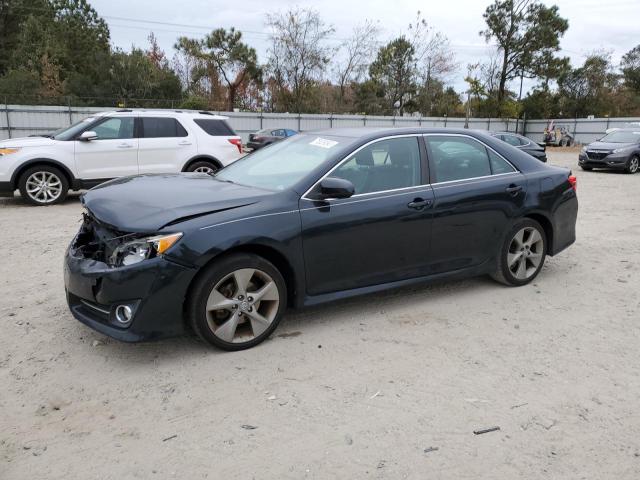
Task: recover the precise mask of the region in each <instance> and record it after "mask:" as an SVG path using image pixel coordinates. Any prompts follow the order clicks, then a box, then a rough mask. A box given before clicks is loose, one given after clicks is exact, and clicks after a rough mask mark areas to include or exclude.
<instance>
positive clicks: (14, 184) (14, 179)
mask: <svg viewBox="0 0 640 480" xmlns="http://www.w3.org/2000/svg"><path fill="white" fill-rule="evenodd" d="M38 165H46V166H49V167H55V168H58V169H60V170H61V171H62V173H63V174H64V176H65V177H67V181H68V182H69V187H70V188H71V189H74V190H75V189H76V187H77V181H76V177H75V176H74V175H73V173H72V172H71V170H70V169H69V167H67V166H66V165H65V164H64V163H62V162H59V161H58V160H52V159H50V158H34V159H32V160H28V161H26V162H24V163H23V164H22V165H20V167H18V168H16V170H15V171H14V172H13V175H12V176H11V188H13V189H14V190H15V189H17V188H18V182H19V181H20V177H21V176H22V174H23V173H24V172H26V171H27V170H28V169H30V168H32V167H35V166H38Z"/></svg>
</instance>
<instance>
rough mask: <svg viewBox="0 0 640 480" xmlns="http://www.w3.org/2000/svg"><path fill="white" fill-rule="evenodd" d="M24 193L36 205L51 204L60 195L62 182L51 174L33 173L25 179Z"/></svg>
mask: <svg viewBox="0 0 640 480" xmlns="http://www.w3.org/2000/svg"><path fill="white" fill-rule="evenodd" d="M26 191H27V195H29V197H30V198H31V199H32V200H33V201H35V202H37V203H53V202H55V201H56V200H57V199H58V198H59V197H60V195H61V193H62V181H61V180H60V178H59V177H58V176H57V175H56V174H55V173H52V172H44V171H42V172H34V173H32V174H31V175H29V178H27V182H26Z"/></svg>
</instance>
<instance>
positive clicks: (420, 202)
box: [407, 198, 433, 210]
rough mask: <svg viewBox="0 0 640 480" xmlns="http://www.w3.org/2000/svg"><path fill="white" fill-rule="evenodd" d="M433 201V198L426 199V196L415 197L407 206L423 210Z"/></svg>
mask: <svg viewBox="0 0 640 480" xmlns="http://www.w3.org/2000/svg"><path fill="white" fill-rule="evenodd" d="M432 203H433V201H432V200H425V199H424V198H415V199H414V200H413V202H409V203H407V207H409V208H413V209H414V210H422V209H423V208H425V207H430V206H431V204H432Z"/></svg>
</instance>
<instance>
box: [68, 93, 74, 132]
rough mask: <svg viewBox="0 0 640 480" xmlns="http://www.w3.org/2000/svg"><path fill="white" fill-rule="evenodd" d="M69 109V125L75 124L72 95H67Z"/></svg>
mask: <svg viewBox="0 0 640 480" xmlns="http://www.w3.org/2000/svg"><path fill="white" fill-rule="evenodd" d="M67 109H68V110H69V125H73V115H72V114H71V97H70V96H68V95H67Z"/></svg>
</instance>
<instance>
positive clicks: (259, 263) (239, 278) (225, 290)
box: [186, 253, 287, 351]
mask: <svg viewBox="0 0 640 480" xmlns="http://www.w3.org/2000/svg"><path fill="white" fill-rule="evenodd" d="M286 306H287V288H286V284H285V281H284V278H283V277H282V275H281V274H280V272H279V271H278V269H277V268H276V267H275V266H274V265H273V264H272V263H271V262H269V261H267V260H265V259H264V258H262V257H259V256H257V255H253V254H247V253H238V254H232V255H228V256H226V257H223V258H221V259H220V260H217V261H214V263H213V264H212V265H211V266H210V267H208V268H207V269H206V270H205V271H204V272H203V273H202V274H201V275H200V276H199V278H198V279H197V280H196V282H195V284H194V285H193V287H192V289H191V291H190V294H189V296H188V298H187V304H186V307H187V308H186V309H187V318H188V320H189V323H190V324H191V327H192V328H193V330H194V331H195V332H196V334H197V335H198V336H199V337H200V338H202V339H203V340H204V341H206V342H208V343H210V344H211V345H214V346H216V347H218V348H221V349H223V350H230V351H233V350H244V349H246V348H251V347H254V346H256V345H258V344H259V343H261V342H262V341H264V340H266V339H267V338H268V337H269V335H271V333H272V332H273V331H274V330H275V329H276V327H277V326H278V323H280V320H281V318H282V316H283V314H284V311H285V309H286Z"/></svg>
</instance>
